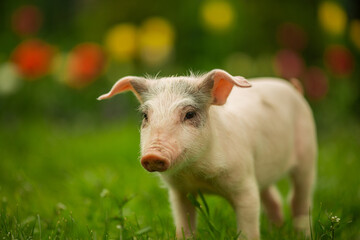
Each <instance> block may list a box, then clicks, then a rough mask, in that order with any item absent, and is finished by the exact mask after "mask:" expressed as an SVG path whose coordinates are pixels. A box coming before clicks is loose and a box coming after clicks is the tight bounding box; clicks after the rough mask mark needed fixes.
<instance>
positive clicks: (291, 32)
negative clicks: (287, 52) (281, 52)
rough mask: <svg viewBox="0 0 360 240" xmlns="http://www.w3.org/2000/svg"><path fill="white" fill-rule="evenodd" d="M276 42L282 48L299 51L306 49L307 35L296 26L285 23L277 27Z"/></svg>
mask: <svg viewBox="0 0 360 240" xmlns="http://www.w3.org/2000/svg"><path fill="white" fill-rule="evenodd" d="M277 40H278V42H279V44H280V45H281V46H282V47H284V48H289V49H293V50H297V51H301V50H303V49H304V48H305V47H306V44H307V35H306V32H305V31H304V29H303V28H302V27H301V26H299V25H298V24H295V23H291V22H286V23H283V24H281V25H280V26H279V28H278V31H277Z"/></svg>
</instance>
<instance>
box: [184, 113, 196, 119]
mask: <svg viewBox="0 0 360 240" xmlns="http://www.w3.org/2000/svg"><path fill="white" fill-rule="evenodd" d="M195 115H196V113H195V112H194V111H190V112H187V113H186V115H185V120H188V119H192V118H194V117H195Z"/></svg>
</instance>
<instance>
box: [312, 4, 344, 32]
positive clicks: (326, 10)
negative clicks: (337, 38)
mask: <svg viewBox="0 0 360 240" xmlns="http://www.w3.org/2000/svg"><path fill="white" fill-rule="evenodd" d="M318 17H319V21H320V24H321V26H322V27H323V28H324V29H325V31H327V32H329V33H330V34H333V35H339V34H342V33H343V32H344V29H345V26H346V21H347V16H346V13H345V11H344V9H343V8H342V7H341V6H339V5H338V4H336V3H335V2H329V1H326V2H323V3H321V4H320V6H319V11H318Z"/></svg>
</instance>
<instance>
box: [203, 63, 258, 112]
mask: <svg viewBox="0 0 360 240" xmlns="http://www.w3.org/2000/svg"><path fill="white" fill-rule="evenodd" d="M234 85H235V86H238V87H251V84H250V83H249V82H248V81H247V80H246V79H245V78H243V77H240V76H236V77H234V76H231V75H230V74H229V73H227V72H225V71H223V70H219V69H214V70H212V71H211V72H209V73H208V74H207V75H206V76H205V78H204V79H203V80H202V82H201V84H200V88H201V89H202V90H203V91H204V90H205V91H208V92H210V93H211V96H212V99H213V101H212V104H214V105H223V104H225V103H226V100H227V98H228V96H229V94H230V92H231V90H232V88H233V86H234Z"/></svg>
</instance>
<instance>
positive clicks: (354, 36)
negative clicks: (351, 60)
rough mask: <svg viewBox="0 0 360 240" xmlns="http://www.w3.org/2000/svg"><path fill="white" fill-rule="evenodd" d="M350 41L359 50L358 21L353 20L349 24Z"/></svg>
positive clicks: (359, 30) (359, 21)
mask: <svg viewBox="0 0 360 240" xmlns="http://www.w3.org/2000/svg"><path fill="white" fill-rule="evenodd" d="M350 39H351V41H353V43H354V45H355V46H356V47H357V48H358V50H360V20H353V21H352V22H351V24H350Z"/></svg>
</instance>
